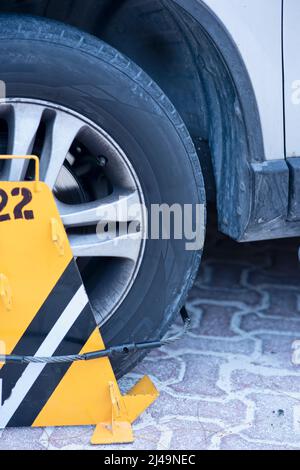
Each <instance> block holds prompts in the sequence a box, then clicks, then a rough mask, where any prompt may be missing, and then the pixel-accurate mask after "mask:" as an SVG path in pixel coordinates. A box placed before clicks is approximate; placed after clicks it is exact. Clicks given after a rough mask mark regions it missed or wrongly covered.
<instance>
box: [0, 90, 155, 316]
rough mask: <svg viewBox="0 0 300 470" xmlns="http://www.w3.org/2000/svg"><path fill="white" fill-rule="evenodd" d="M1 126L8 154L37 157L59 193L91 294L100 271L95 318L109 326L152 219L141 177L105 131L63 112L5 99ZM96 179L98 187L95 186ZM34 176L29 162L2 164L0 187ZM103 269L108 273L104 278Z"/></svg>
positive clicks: (125, 292)
mask: <svg viewBox="0 0 300 470" xmlns="http://www.w3.org/2000/svg"><path fill="white" fill-rule="evenodd" d="M1 127H2V128H3V129H4V132H2V133H1V132H0V136H2V143H1V149H2V153H5V154H11V155H30V154H32V153H35V154H37V155H38V156H39V158H40V168H41V179H42V180H43V181H45V182H46V183H47V184H48V185H49V186H50V188H51V189H52V190H53V192H54V194H55V197H56V202H57V206H58V209H59V211H60V214H61V218H62V221H63V223H64V225H65V228H66V230H67V233H68V237H69V241H70V244H71V247H72V250H73V254H74V256H75V258H76V259H77V261H78V266H79V268H80V270H81V273H82V276H83V281H84V283H85V285H86V288H87V291H88V294H89V293H91V292H92V289H95V273H93V272H90V271H92V270H93V269H96V268H95V266H97V269H98V270H99V279H98V281H97V282H98V283H99V285H100V286H101V287H100V288H99V289H98V290H99V295H98V296H97V295H93V296H91V297H93V300H94V302H92V304H93V303H94V305H93V307H94V311H95V314H96V319H97V321H98V323H99V324H100V325H101V324H103V323H104V322H106V321H107V320H108V319H109V318H110V317H111V316H112V315H113V313H114V312H115V311H116V310H117V309H118V307H119V306H120V305H121V303H122V302H123V301H124V299H125V298H126V296H127V295H128V293H129V291H130V289H131V288H132V286H133V283H134V281H135V279H136V276H137V274H138V271H139V268H140V266H141V262H142V259H143V256H144V251H145V237H144V236H143V234H144V230H145V224H146V213H145V209H144V208H145V205H144V196H143V192H142V189H141V184H140V182H139V179H138V177H137V175H136V172H135V171H134V169H133V167H132V165H131V163H130V161H129V159H128V158H127V156H126V155H125V153H124V152H123V150H122V149H121V148H120V146H119V145H118V144H117V143H116V142H115V141H114V139H113V138H112V137H111V136H110V135H108V134H107V132H105V131H104V130H103V129H102V128H100V127H99V126H97V125H96V124H95V123H93V122H91V121H90V120H88V119H87V118H85V117H84V116H82V115H80V114H78V113H77V112H75V111H72V110H69V109H66V108H65V107H63V106H60V105H57V104H53V103H49V102H45V101H39V100H32V99H22V98H10V99H5V100H1V101H0V128H1ZM95 162H96V163H95ZM89 165H90V166H92V170H90V167H89ZM85 167H86V169H85ZM85 171H86V174H85ZM91 174H92V175H95V178H96V182H95V181H90V180H92V179H93V178H92V177H91ZM30 175H31V168H30V166H28V162H27V161H25V160H12V161H6V162H3V166H2V168H1V171H0V180H2V181H3V180H9V181H19V180H23V179H30V177H31V176H30ZM95 178H94V179H95ZM93 186H96V187H95V188H94V187H93ZM128 210H129V211H128ZM129 225H130V230H129V233H128V227H129ZM96 227H98V233H96ZM99 230H100V232H99ZM93 266H94V268H93ZM101 266H102V268H103V267H104V270H105V269H106V270H107V273H109V274H107V275H106V274H105V272H100V271H102V269H101ZM107 267H109V268H108V269H107ZM97 269H96V271H97ZM91 279H92V280H91Z"/></svg>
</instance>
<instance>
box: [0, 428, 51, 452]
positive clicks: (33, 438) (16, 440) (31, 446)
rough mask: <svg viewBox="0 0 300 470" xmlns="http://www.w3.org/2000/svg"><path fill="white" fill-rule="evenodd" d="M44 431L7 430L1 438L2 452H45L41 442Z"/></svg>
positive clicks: (0, 447)
mask: <svg viewBox="0 0 300 470" xmlns="http://www.w3.org/2000/svg"><path fill="white" fill-rule="evenodd" d="M42 434H43V430H42V429H25V428H23V429H16V428H11V429H5V430H4V431H3V433H2V435H1V438H0V450H44V449H45V446H44V445H43V444H41V443H40V442H39V439H40V437H41V436H42Z"/></svg>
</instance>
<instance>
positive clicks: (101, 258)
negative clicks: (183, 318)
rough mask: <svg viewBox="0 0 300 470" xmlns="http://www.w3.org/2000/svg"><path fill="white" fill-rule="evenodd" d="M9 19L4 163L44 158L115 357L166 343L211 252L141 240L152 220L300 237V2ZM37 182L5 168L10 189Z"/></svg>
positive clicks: (102, 3)
mask: <svg viewBox="0 0 300 470" xmlns="http://www.w3.org/2000/svg"><path fill="white" fill-rule="evenodd" d="M0 13H1V16H0V80H1V81H2V86H1V90H2V97H1V101H0V153H2V154H19V155H27V154H36V155H38V156H39V157H40V163H41V174H42V177H43V179H44V180H45V181H46V182H47V183H48V184H49V185H50V186H51V188H53V191H54V194H55V196H56V199H57V204H58V207H59V209H60V213H61V216H62V220H63V222H64V224H65V226H66V228H67V231H68V234H69V238H70V242H71V245H72V249H73V253H74V256H76V259H77V262H78V266H79V268H80V271H81V274H82V277H83V280H84V283H85V286H86V289H87V292H88V295H89V298H90V302H91V304H92V306H93V309H94V312H95V315H96V317H97V320H98V322H99V325H100V326H101V330H102V333H103V336H104V339H105V342H106V343H107V344H108V345H113V344H120V343H126V342H128V341H147V340H154V339H156V338H159V337H161V336H162V335H163V334H164V333H165V332H166V330H167V328H168V327H169V325H170V324H171V322H172V320H173V319H174V318H175V316H176V314H177V313H178V311H179V310H180V308H181V306H182V305H183V304H184V302H185V299H186V296H187V294H188V291H189V289H190V287H191V286H192V283H193V280H194V278H195V276H196V273H197V269H198V267H199V262H200V259H201V254H202V244H201V243H200V245H199V246H198V247H197V249H194V250H187V249H186V240H185V239H184V237H181V238H180V237H175V236H171V237H169V238H167V237H163V236H161V237H156V238H155V237H148V239H144V237H141V236H140V234H141V230H142V228H143V227H144V226H145V224H146V214H147V209H148V217H149V218H148V222H150V223H151V220H150V219H151V211H150V208H151V207H152V206H153V205H159V206H160V205H162V204H165V205H167V206H168V207H172V206H173V205H174V204H177V205H179V206H180V207H184V206H185V205H188V204H190V205H192V208H193V211H195V213H196V211H197V208H199V207H203V205H204V204H205V201H206V200H208V201H209V202H210V203H211V205H212V206H213V205H214V204H215V206H216V209H217V214H218V221H219V228H220V230H221V231H222V232H223V233H225V234H227V235H229V236H230V237H232V238H233V239H235V240H237V241H240V242H245V241H247V242H249V241H254V240H262V239H270V238H279V237H292V236H299V235H300V204H299V203H300V184H299V180H300V59H299V48H300V35H299V31H298V28H299V24H300V2H299V0H263V1H261V0H86V1H85V2H82V1H79V0H18V1H16V0H11V1H9V0H2V1H1V2H0ZM31 176H32V168H31V166H30V165H29V166H26V163H25V161H24V162H23V161H13V162H8V161H7V162H5V163H3V164H2V166H1V179H2V180H5V179H10V180H20V179H29V178H31ZM125 203H126V204H127V206H129V207H132V206H134V205H140V204H142V207H143V208H144V209H145V211H144V210H142V211H140V212H139V213H138V214H136V215H132V216H131V217H129V216H124V213H123V211H122V210H119V209H120V206H121V208H122V207H123V205H124V204H125ZM0 207H1V208H2V209H3V207H2V205H1V206H0ZM107 214H109V215H107ZM112 214H113V215H112ZM203 214H204V212H203ZM99 221H100V224H99ZM109 222H114V223H115V227H116V228H117V230H111V229H110V228H108V229H107V227H110V224H108V223H109ZM131 222H135V227H136V229H135V231H132V232H131V233H130V235H129V236H128V234H127V233H125V232H126V230H125V229H126V227H128V225H129V224H130V223H131ZM107 224H108V225H107ZM96 226H97V227H98V229H99V227H100V229H101V226H102V228H103V231H102V232H101V235H99V233H98V234H97V233H96ZM199 227H200V228H199V230H200V231H201V234H200V239H201V240H202V239H203V238H204V230H205V228H204V224H203V223H202V224H200V226H199ZM100 231H101V230H100ZM142 354H143V353H142V352H140V353H134V354H130V355H128V357H127V359H126V360H122V359H120V358H116V360H115V361H114V366H115V369H116V370H117V372H118V373H119V374H123V373H124V372H126V371H128V370H129V369H130V368H131V367H132V366H133V365H134V364H135V363H136V362H137V361H138V360H139V359H140V358H141V357H142Z"/></svg>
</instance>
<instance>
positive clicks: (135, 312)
mask: <svg viewBox="0 0 300 470" xmlns="http://www.w3.org/2000/svg"><path fill="white" fill-rule="evenodd" d="M0 41H1V42H0V51H1V52H0V79H1V80H3V81H4V82H5V83H6V90H7V97H23V98H25V97H26V98H32V99H40V100H47V101H50V102H54V103H58V104H61V105H63V106H65V107H67V108H69V109H73V110H75V111H77V112H79V113H81V114H83V115H85V116H86V117H88V118H89V119H90V120H92V121H94V122H95V123H96V124H98V125H100V126H101V127H102V128H104V129H105V130H106V131H107V132H108V133H109V134H110V135H111V136H112V137H113V138H114V139H115V140H116V141H117V142H118V144H119V145H120V146H121V148H122V149H123V150H124V151H125V153H126V155H127V156H128V158H129V159H130V161H131V163H132V165H133V167H134V168H135V171H136V173H137V175H138V177H139V178H140V182H141V185H142V189H143V191H144V195H145V199H146V205H147V207H149V206H150V204H153V203H157V204H162V203H167V204H170V205H172V204H173V203H179V204H188V203H192V204H204V203H205V191H204V184H203V178H202V173H201V168H200V165H199V160H198V157H197V154H196V151H195V148H194V145H193V143H192V140H191V138H190V135H189V133H188V131H187V129H186V127H185V125H184V124H183V121H182V119H181V118H180V116H179V114H178V113H177V111H176V110H175V108H174V106H173V105H172V104H171V103H170V101H169V100H168V98H167V97H166V96H165V95H164V93H163V92H162V91H161V90H160V88H159V87H158V86H157V85H156V84H155V83H154V82H153V81H152V80H151V78H149V76H147V75H146V74H145V73H144V72H143V71H142V70H141V69H140V68H139V67H138V66H137V65H135V64H134V63H133V62H131V61H130V60H129V59H128V58H127V57H125V56H123V55H121V54H120V53H119V52H118V51H116V50H115V49H113V48H112V47H110V46H108V45H107V44H105V43H103V42H102V41H100V40H98V39H97V38H95V37H93V36H90V35H88V34H86V33H83V32H81V31H80V30H77V29H75V28H72V27H69V26H66V25H64V24H61V23H58V22H54V21H49V20H45V19H42V18H38V17H30V16H19V15H1V16H0ZM201 254H202V253H201V252H195V251H186V250H185V240H173V239H171V240H148V241H147V243H146V249H145V254H144V258H143V262H142V265H141V268H140V270H139V274H138V276H137V278H136V281H135V283H134V285H133V287H132V289H131V291H130V292H129V294H128V296H127V297H126V299H125V300H124V302H123V303H122V305H121V306H120V308H119V309H118V310H117V311H116V312H115V314H114V315H113V316H112V317H111V319H109V320H108V321H107V322H106V323H105V324H104V325H103V326H102V327H101V332H102V335H103V337H104V341H105V343H106V344H107V345H113V344H120V343H124V342H128V341H132V340H135V341H146V340H151V339H156V338H158V337H161V336H162V335H163V334H164V333H165V332H166V331H167V329H168V327H169V325H170V324H171V322H172V321H173V320H174V318H175V316H176V315H177V313H178V312H179V309H180V308H181V306H182V305H183V304H184V302H185V300H186V297H187V294H188V291H189V289H190V287H191V286H192V284H193V281H194V278H195V276H196V274H197V270H198V267H199V263H200V259H201ZM95 290H96V289H95ZM91 297H92V296H91ZM143 355H144V353H143V352H139V353H134V354H131V355H129V356H128V357H127V359H126V360H120V359H116V360H115V361H114V362H113V366H114V369H115V371H116V373H117V375H118V376H120V375H122V374H124V373H126V372H127V371H129V370H130V369H131V368H132V367H133V366H134V365H135V364H136V363H137V362H138V361H139V360H140V359H141V358H142V357H143Z"/></svg>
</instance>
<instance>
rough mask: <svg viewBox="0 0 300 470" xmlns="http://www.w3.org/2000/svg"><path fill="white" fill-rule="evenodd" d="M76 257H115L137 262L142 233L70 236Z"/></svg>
mask: <svg viewBox="0 0 300 470" xmlns="http://www.w3.org/2000/svg"><path fill="white" fill-rule="evenodd" d="M69 240H70V243H71V247H72V250H73V254H74V256H77V257H114V258H126V259H131V260H133V261H136V260H137V258H138V255H139V250H140V243H141V233H140V232H137V233H132V234H130V233H129V234H118V235H115V234H114V233H110V232H106V233H104V234H101V235H97V234H91V235H70V236H69Z"/></svg>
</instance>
